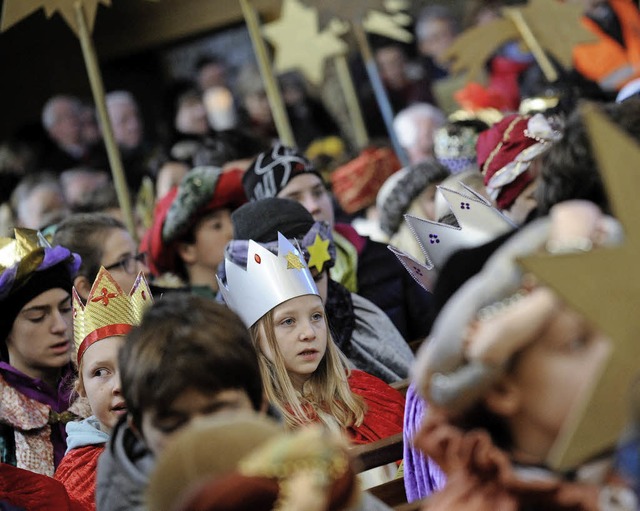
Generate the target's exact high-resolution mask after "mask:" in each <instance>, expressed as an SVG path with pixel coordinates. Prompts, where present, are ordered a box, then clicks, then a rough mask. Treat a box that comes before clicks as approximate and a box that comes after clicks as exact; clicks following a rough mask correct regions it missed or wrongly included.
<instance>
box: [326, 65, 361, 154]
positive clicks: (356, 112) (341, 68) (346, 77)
mask: <svg viewBox="0 0 640 511" xmlns="http://www.w3.org/2000/svg"><path fill="white" fill-rule="evenodd" d="M333 62H334V63H335V66H336V72H337V75H338V81H339V82H340V88H341V89H342V94H343V95H344V101H345V103H346V105H347V110H348V112H349V119H350V120H351V126H352V127H353V135H354V137H355V141H356V146H357V147H358V149H364V148H365V147H367V146H368V145H369V135H368V133H367V128H366V126H365V123H364V117H363V116H362V109H361V108H360V103H359V102H358V96H357V94H356V88H355V86H354V85H353V79H352V77H351V72H350V71H349V66H348V64H347V58H346V57H345V56H344V55H339V56H337V57H335V58H334V59H333Z"/></svg>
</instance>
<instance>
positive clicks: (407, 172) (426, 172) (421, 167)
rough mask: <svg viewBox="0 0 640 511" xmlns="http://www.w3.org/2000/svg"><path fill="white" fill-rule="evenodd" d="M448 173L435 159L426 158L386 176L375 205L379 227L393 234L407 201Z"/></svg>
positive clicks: (410, 201) (407, 207)
mask: <svg viewBox="0 0 640 511" xmlns="http://www.w3.org/2000/svg"><path fill="white" fill-rule="evenodd" d="M448 176H449V170H448V169H447V168H446V167H445V166H444V165H442V164H441V163H438V162H437V161H436V160H426V161H423V162H420V163H416V164H415V165H411V166H409V167H405V168H404V169H402V170H400V171H399V172H397V173H395V174H393V175H392V176H391V177H390V178H388V179H387V180H386V181H385V182H384V184H383V185H382V187H381V188H380V191H379V192H378V198H377V200H376V204H377V206H378V211H379V214H380V228H381V229H382V230H383V231H384V233H385V234H387V235H389V236H393V235H394V234H395V233H396V232H398V229H399V228H400V225H401V224H402V221H403V217H404V214H405V213H406V212H407V211H408V210H409V207H410V206H411V203H412V202H413V201H414V199H415V198H416V197H418V196H419V195H420V193H421V192H422V191H423V190H424V189H425V188H427V187H428V186H429V185H432V184H438V183H440V182H441V181H443V180H444V179H446V178H447V177H448Z"/></svg>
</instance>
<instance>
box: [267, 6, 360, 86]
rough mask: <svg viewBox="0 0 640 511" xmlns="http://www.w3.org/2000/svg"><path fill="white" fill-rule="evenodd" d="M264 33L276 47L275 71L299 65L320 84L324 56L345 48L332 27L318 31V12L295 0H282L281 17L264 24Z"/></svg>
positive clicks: (303, 71)
mask: <svg viewBox="0 0 640 511" xmlns="http://www.w3.org/2000/svg"><path fill="white" fill-rule="evenodd" d="M262 31H263V34H264V37H265V39H267V40H268V41H269V42H270V43H271V44H272V45H273V46H274V47H275V49H276V53H275V61H274V67H275V69H276V70H277V71H281V72H282V71H289V70H291V69H299V70H300V71H301V72H302V73H303V74H304V75H305V77H306V78H307V79H308V80H309V81H310V82H311V83H313V84H315V85H319V84H320V83H321V82H322V78H323V76H324V66H325V62H326V60H327V59H329V58H331V57H335V56H337V55H344V54H345V53H346V52H347V50H348V48H347V45H346V43H345V42H344V41H342V40H341V39H339V38H338V37H337V36H336V35H335V34H334V32H333V31H331V30H329V29H326V30H323V31H322V32H319V31H318V12H317V11H316V10H315V9H312V8H310V7H306V6H304V5H302V4H301V3H300V2H299V1H298V0H284V2H283V4H282V14H281V16H280V19H279V20H277V21H274V22H272V23H269V24H267V25H264V27H263V29H262Z"/></svg>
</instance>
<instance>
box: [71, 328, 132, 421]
mask: <svg viewBox="0 0 640 511" xmlns="http://www.w3.org/2000/svg"><path fill="white" fill-rule="evenodd" d="M123 343H124V337H122V336H119V337H107V338H105V339H102V340H100V341H98V342H96V343H94V344H92V345H91V346H89V347H88V348H87V350H86V351H85V352H84V355H83V357H82V361H81V364H80V365H81V375H82V384H81V387H80V389H79V394H80V395H81V396H85V397H86V398H87V399H88V401H89V406H90V407H91V413H92V414H93V415H95V416H96V417H97V418H98V420H99V421H100V428H101V429H102V431H104V432H105V433H110V432H111V430H112V429H113V427H114V426H115V425H116V422H118V419H119V418H120V417H122V416H123V415H125V414H126V413H127V409H126V406H125V402H124V397H122V389H121V388H120V371H119V370H118V351H119V350H120V347H121V346H122V344H123Z"/></svg>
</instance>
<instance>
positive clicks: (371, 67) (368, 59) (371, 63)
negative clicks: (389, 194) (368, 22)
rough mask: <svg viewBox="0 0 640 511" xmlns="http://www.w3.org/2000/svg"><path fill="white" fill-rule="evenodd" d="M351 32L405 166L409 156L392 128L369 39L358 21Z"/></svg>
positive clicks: (391, 120)
mask: <svg viewBox="0 0 640 511" xmlns="http://www.w3.org/2000/svg"><path fill="white" fill-rule="evenodd" d="M353 32H354V34H355V36H356V40H357V41H358V46H359V48H360V54H361V55H362V60H363V61H364V66H365V69H366V70H367V75H368V76H369V81H370V82H371V86H372V87H373V93H374V94H375V96H376V101H377V103H378V106H379V107H380V112H381V113H382V119H383V120H384V124H385V126H386V127H387V132H388V133H389V138H390V139H391V144H392V145H393V150H394V151H395V153H396V156H397V157H398V159H399V160H400V163H401V164H402V166H403V167H406V166H408V165H409V158H408V157H407V154H406V152H405V150H404V148H403V147H402V146H401V145H400V142H399V141H398V137H397V136H396V132H395V130H394V129H393V109H392V108H391V104H390V103H389V97H388V96H387V91H386V90H385V88H384V85H383V84H382V78H380V73H379V72H378V67H377V66H376V61H375V59H374V57H373V52H372V51H371V46H370V45H369V40H368V39H367V34H366V33H365V31H364V28H362V25H360V24H358V23H354V24H353Z"/></svg>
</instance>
